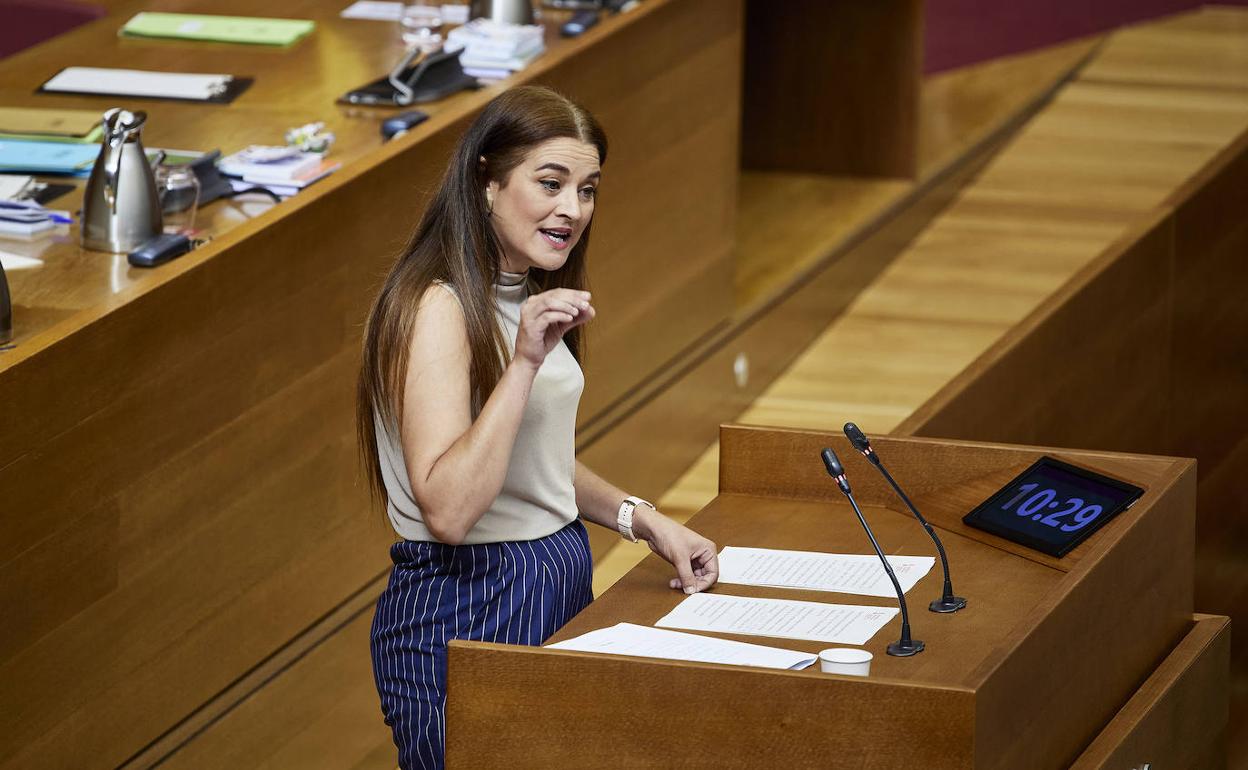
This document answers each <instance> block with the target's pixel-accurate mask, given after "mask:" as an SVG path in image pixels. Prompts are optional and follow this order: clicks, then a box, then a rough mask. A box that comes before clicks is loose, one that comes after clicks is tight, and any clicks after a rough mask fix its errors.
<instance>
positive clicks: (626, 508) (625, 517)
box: [615, 495, 656, 543]
mask: <svg viewBox="0 0 1248 770" xmlns="http://www.w3.org/2000/svg"><path fill="white" fill-rule="evenodd" d="M639 505H644V506H646V507H647V508H649V509H650V510H652V511H653V510H656V509H655V507H654V503H652V502H650V501H649V500H642V499H641V498H640V497H632V496H631V495H630V496H629V497H626V498H624V502H622V503H620V512H619V513H618V514H617V515H616V517H615V527H616V529H618V530H620V535H621V536H623V538H624V539H625V540H627V541H628V542H630V543H635V542H637V536H636V535H634V534H633V509H635V508H636V507H637V506H639Z"/></svg>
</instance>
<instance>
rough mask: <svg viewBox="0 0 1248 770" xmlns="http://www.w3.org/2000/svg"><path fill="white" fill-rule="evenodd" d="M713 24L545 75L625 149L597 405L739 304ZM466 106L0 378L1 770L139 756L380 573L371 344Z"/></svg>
mask: <svg viewBox="0 0 1248 770" xmlns="http://www.w3.org/2000/svg"><path fill="white" fill-rule="evenodd" d="M711 6H715V7H716V8H719V7H721V4H720V3H718V2H712V0H686V1H684V2H667V3H655V5H654V6H652V8H651V9H649V10H648V11H647V12H646V13H647V15H644V16H643V15H639V16H637V17H636V18H637V19H638V20H639V21H638V22H637V23H634V24H631V25H629V26H625V27H623V28H621V29H619V30H618V34H617V35H612V36H607V37H605V38H603V41H602V47H601V49H599V48H596V47H595V48H586V49H583V50H582V51H581V52H580V53H578V54H575V55H572V56H569V57H566V58H565V59H563V60H562V61H561V62H560V63H559V64H558V66H556V67H554V68H552V69H550V70H549V71H547V72H545V73H543V76H542V79H543V81H545V82H549V83H551V84H553V85H555V86H557V87H561V88H564V89H565V90H567V91H568V92H569V93H570V94H571V95H572V96H573V97H574V98H577V99H579V100H581V101H583V102H584V103H585V104H586V106H588V107H589V108H590V109H591V110H592V111H594V112H596V113H597V114H598V115H599V116H600V117H601V119H602V120H603V122H604V124H605V126H606V129H607V131H608V133H609V134H610V136H611V139H612V151H613V152H612V156H611V159H610V161H609V162H608V164H607V166H606V167H605V173H606V175H607V179H608V181H607V182H606V183H604V185H603V187H604V201H603V204H602V207H601V208H600V212H599V216H600V217H601V219H600V221H599V222H598V224H599V227H598V228H597V230H596V232H595V237H596V241H595V244H594V249H593V253H594V257H593V259H594V260H595V261H596V264H595V267H594V268H591V272H592V273H593V275H594V281H595V289H596V293H597V296H598V298H599V302H600V307H601V308H602V310H601V312H602V315H601V317H600V320H599V322H598V323H597V324H596V326H598V330H597V333H598V334H599V335H600V336H599V337H596V338H595V339H594V341H593V342H592V343H591V344H592V345H594V346H595V352H596V355H595V357H594V359H593V363H591V364H590V370H589V376H590V378H591V382H594V383H596V384H595V385H593V386H591V387H592V388H593V389H592V390H591V391H590V392H589V393H587V396H586V402H587V404H588V405H589V408H591V409H592V408H594V406H593V405H594V404H595V403H597V404H602V403H606V402H608V401H610V400H611V398H612V397H613V393H614V394H618V393H619V392H621V391H622V390H624V389H626V388H628V387H630V385H631V384H632V383H635V382H636V381H637V380H638V379H641V378H643V377H644V376H645V372H646V370H647V369H653V368H655V367H657V366H659V365H660V364H661V363H662V362H664V361H665V360H666V359H667V358H668V357H669V356H670V355H672V353H673V352H674V351H675V350H678V349H679V348H680V347H682V346H684V345H687V344H689V343H690V342H691V341H693V340H694V339H697V338H698V337H700V336H701V335H703V334H704V333H705V332H706V330H707V329H708V328H709V327H712V326H714V325H715V324H717V323H718V322H719V321H720V319H721V318H722V317H723V316H724V315H725V314H726V313H727V312H728V307H729V304H730V303H731V280H730V272H731V271H730V270H729V269H728V268H727V264H726V260H727V259H728V246H727V244H728V241H729V240H730V238H731V233H732V231H733V213H734V207H735V187H734V185H733V180H734V179H735V174H736V162H737V157H738V151H737V134H738V130H739V128H738V115H739V110H738V106H737V104H738V102H737V101H736V97H735V95H736V93H737V83H738V80H739V58H740V53H739V49H740V39H739V34H740V33H739V27H738V26H737V20H738V19H739V16H740V14H736V15H733V14H728V15H727V16H726V17H725V19H726V20H722V19H721V20H713V21H711V22H710V23H707V21H706V19H707V18H708V17H710V18H712V19H714V18H715V14H710V13H708V11H709V10H710V8H711ZM643 22H644V23H643ZM642 51H645V55H642V54H641V53H640V52H642ZM482 103H484V99H482ZM655 111H658V112H659V113H660V114H661V116H662V118H661V119H658V118H657V117H656V114H655ZM472 114H475V113H470V114H466V115H465V117H464V118H462V119H460V120H458V121H455V122H447V123H445V124H444V125H443V126H442V127H441V128H440V130H438V131H437V132H436V133H433V134H431V135H428V136H425V137H423V138H422V139H421V140H420V141H419V142H416V141H410V138H408V139H409V140H408V141H406V142H405V140H399V142H400V144H399V145H396V148H401V149H394V150H393V151H391V152H389V153H384V154H383V155H382V158H383V159H384V162H374V163H372V164H369V163H362V164H358V165H356V166H350V167H348V168H346V169H344V170H343V171H342V172H340V173H339V175H338V176H337V177H336V178H335V179H332V180H330V182H327V183H325V185H326V186H325V187H323V188H321V189H320V190H318V191H316V193H309V194H307V195H305V196H299V197H297V198H295V199H292V200H291V201H289V202H287V203H285V204H283V207H284V208H283V216H282V217H280V218H278V219H276V220H275V221H274V220H273V219H270V220H268V221H266V222H264V223H262V224H256V223H249V224H248V225H243V226H240V227H238V228H237V229H236V230H234V231H231V232H230V233H228V234H226V235H225V236H222V237H221V238H220V239H218V241H217V242H216V243H215V244H214V247H213V252H212V253H211V254H209V255H207V256H205V255H202V254H197V255H192V256H188V257H186V258H184V261H183V262H182V263H181V264H180V265H178V266H177V267H178V269H179V270H180V271H181V272H179V274H178V275H177V277H176V278H174V279H173V280H170V281H169V282H167V283H166V284H165V285H163V286H160V287H159V288H158V289H156V290H152V291H149V292H147V293H145V294H143V295H142V296H138V297H135V298H133V299H132V300H131V301H128V302H125V303H123V304H119V306H117V307H115V308H113V309H112V310H111V311H110V312H105V313H102V314H100V315H99V316H98V317H96V318H95V320H93V321H91V322H89V323H87V324H86V325H85V326H84V327H83V328H81V329H79V330H77V331H76V332H74V333H72V334H69V335H67V336H65V337H63V338H62V339H60V340H59V341H58V342H57V343H55V344H54V345H52V346H51V347H50V348H48V349H46V350H43V351H41V352H40V353H38V354H36V355H32V356H30V357H27V358H25V359H24V360H21V361H19V362H18V363H16V364H14V365H13V366H10V367H8V368H6V369H5V370H4V371H3V372H0V375H2V376H0V424H2V425H3V426H4V430H3V431H0V491H2V496H3V501H4V502H3V504H2V505H0V616H2V617H3V618H4V630H3V633H2V634H0V714H3V715H4V717H3V725H4V727H3V729H0V766H4V767H23V768H30V767H56V766H102V765H107V766H113V765H116V764H118V763H121V762H123V761H124V760H125V759H126V758H127V757H129V756H130V755H131V754H133V753H134V752H136V751H138V750H139V749H141V748H142V747H143V746H144V745H145V744H147V743H148V742H150V741H152V740H153V739H155V738H157V737H158V736H159V735H160V734H161V733H162V732H164V731H165V730H168V729H170V728H171V727H173V726H175V725H176V724H177V723H178V722H179V720H181V719H183V718H184V717H185V716H187V715H188V714H190V713H192V712H193V711H194V710H195V709H197V708H198V707H200V706H201V704H203V703H205V702H206V701H208V700H209V699H210V698H212V697H213V696H214V695H215V694H216V693H218V692H220V691H221V690H222V689H223V688H225V687H226V686H228V685H229V684H230V683H231V682H233V681H234V680H235V679H236V678H237V677H239V676H241V675H242V674H243V673H245V672H247V671H248V670H249V669H251V668H252V667H254V666H256V665H257V664H259V663H261V662H262V661H264V660H265V659H266V658H267V657H268V656H270V655H272V654H273V653H274V651H276V650H278V649H280V648H281V647H282V646H283V645H285V644H286V643H287V642H289V641H290V640H291V639H292V638H294V637H296V635H298V634H299V632H300V631H302V630H303V629H305V628H307V627H309V626H310V625H311V624H313V623H314V622H315V621H316V620H317V619H318V618H320V617H322V616H323V615H325V614H326V613H327V612H329V611H330V610H331V609H332V608H333V607H335V606H336V605H337V604H339V603H340V602H342V601H343V600H344V599H345V598H346V597H348V596H350V595H351V594H352V593H353V592H355V591H356V590H358V589H359V588H360V587H361V586H363V585H365V584H367V583H369V582H370V581H372V580H374V579H375V578H376V577H377V576H378V575H379V574H381V573H382V572H383V571H384V570H385V569H386V567H387V566H388V559H387V544H388V543H389V542H390V541H391V540H392V539H393V534H392V532H391V531H390V530H389V528H388V525H386V524H384V523H383V522H382V519H381V515H380V514H379V513H375V512H373V510H372V509H371V508H370V507H369V504H368V501H367V499H366V495H365V493H364V491H363V490H362V488H361V487H360V484H359V482H358V474H357V460H356V453H355V446H354V432H353V425H352V420H353V405H352V402H353V387H354V380H355V374H356V371H357V367H358V349H359V334H360V329H361V324H362V320H363V317H364V314H365V312H366V309H367V307H368V305H369V303H370V302H371V299H372V295H373V292H374V291H375V290H376V287H377V285H378V283H379V281H380V278H381V276H382V275H383V274H384V272H385V270H386V269H387V268H388V266H389V264H390V263H391V261H392V260H393V258H394V255H395V253H396V249H397V248H398V246H399V245H400V244H401V243H402V241H403V238H404V237H405V235H406V232H407V230H408V228H409V227H410V224H403V222H412V223H414V221H415V219H416V217H417V216H418V212H419V210H420V207H421V206H422V205H423V201H424V200H425V195H426V194H427V191H428V190H430V189H431V188H432V187H433V186H434V184H436V181H437V179H438V178H439V177H440V176H441V173H442V170H443V167H444V165H445V162H446V158H447V157H448V156H449V151H450V148H451V146H452V145H453V143H454V141H455V140H456V139H457V138H458V136H459V135H460V134H461V133H462V131H463V129H464V127H465V126H466V125H467V121H468V120H469V119H470V118H471V117H472ZM404 143H405V145H406V146H404ZM611 161H614V162H611ZM675 166H680V173H679V174H673V172H672V169H673V167H675ZM615 168H619V169H620V171H619V173H618V175H617V176H616V177H612V176H611V174H612V171H613V170H614V169H615ZM694 196H696V200H697V201H698V205H697V206H694V207H691V206H688V205H687V202H688V201H689V200H692V199H693V198H694ZM379 200H384V201H389V202H390V205H389V206H387V207H379V206H378V201H379ZM394 211H398V212H405V213H404V214H403V216H402V217H401V218H400V219H401V221H398V222H397V224H396V217H395V215H394V214H393V212H394ZM673 212H676V213H677V214H678V215H679V217H678V218H679V223H680V226H679V227H674V226H673V225H672V217H673ZM677 263H678V264H679V269H677V270H665V269H662V268H665V267H667V266H669V265H671V264H677ZM598 268H601V269H598ZM651 283H653V284H654V285H655V286H656V287H658V290H656V291H655V292H653V293H651V292H649V291H648V290H646V289H645V288H644V287H645V286H647V285H648V284H651ZM638 297H646V304H645V305H641V304H639V302H638ZM677 311H680V312H677ZM660 322H661V325H662V333H661V334H660V333H658V330H657V329H658V326H657V325H658V324H660ZM634 335H645V336H646V337H648V338H650V339H653V340H654V344H653V345H649V346H636V345H627V350H626V349H625V347H626V342H625V341H626V340H631V339H635V337H634ZM599 362H601V363H599ZM613 367H627V368H628V371H627V373H626V374H622V373H621V372H620V370H619V369H613Z"/></svg>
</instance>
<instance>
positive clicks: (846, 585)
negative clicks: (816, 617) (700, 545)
mask: <svg viewBox="0 0 1248 770" xmlns="http://www.w3.org/2000/svg"><path fill="white" fill-rule="evenodd" d="M935 562H936V559H935V557H932V556H889V557H888V563H889V565H890V566H892V568H893V574H895V575H896V576H897V582H898V583H900V584H901V590H902V592H903V593H904V592H906V591H909V590H910V589H911V588H914V584H915V583H917V582H919V580H921V579H922V578H923V576H924V575H926V574H927V573H928V572H929V571H930V570H931V569H932V565H933V564H934V563H935ZM719 582H721V583H736V584H738V585H747V586H769V587H772V588H802V589H806V590H808V591H835V592H837V593H843V594H862V595H863V596H882V597H885V598H888V597H895V596H896V595H897V591H896V590H894V588H893V581H891V580H889V579H888V573H886V572H885V571H884V565H882V564H880V559H879V557H878V556H866V555H860V554H841V553H816V552H813V551H778V550H773V549H770V548H738V547H735V546H726V547H725V548H724V549H723V550H722V551H720V552H719Z"/></svg>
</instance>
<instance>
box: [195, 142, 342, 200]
mask: <svg viewBox="0 0 1248 770" xmlns="http://www.w3.org/2000/svg"><path fill="white" fill-rule="evenodd" d="M263 149H268V148H255V147H249V148H247V149H246V150H240V151H239V152H236V153H234V154H233V155H230V156H228V157H225V158H222V159H221V161H220V162H219V163H218V164H217V165H218V167H219V168H220V169H221V173H223V174H225V175H226V176H229V177H234V179H232V180H231V184H232V185H233V186H234V189H236V190H246V189H248V188H250V187H255V186H260V187H265V188H268V189H269V190H272V191H273V192H274V193H277V194H278V195H281V196H290V195H294V194H295V193H296V192H298V191H299V190H302V189H303V188H305V187H307V186H308V185H310V184H312V183H313V182H316V181H319V180H321V179H324V178H325V177H327V176H329V175H330V174H332V173H333V172H335V171H337V170H338V169H339V168H341V167H342V164H341V163H336V162H333V161H330V160H327V159H326V158H325V156H324V155H321V154H319V153H315V152H299V151H297V150H295V151H291V152H287V153H274V154H269V155H266V154H265V153H263V152H261V151H260V150H263Z"/></svg>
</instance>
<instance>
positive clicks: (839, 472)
mask: <svg viewBox="0 0 1248 770" xmlns="http://www.w3.org/2000/svg"><path fill="white" fill-rule="evenodd" d="M821 455H822V457H823V464H824V466H825V467H826V468H827V469H828V475H829V476H831V477H832V479H833V480H834V481H836V485H837V486H838V487H840V490H841V492H843V493H844V494H845V497H847V498H849V504H850V505H852V506H853V507H854V513H856V514H858V522H859V523H860V524H862V528H863V529H864V530H866V533H867V538H868V539H869V540H870V541H871V547H872V548H874V549H875V555H876V556H879V557H880V562H881V563H882V564H883V565H884V571H885V572H887V573H888V579H889V580H892V581H893V588H895V589H896V590H897V603H898V604H900V605H901V638H900V639H898V640H897V641H895V642H893V643H892V644H890V645H888V650H887V651H888V654H889V655H893V656H895V657H898V658H908V657H910V656H911V655H917V654H918V653H920V652H923V646H924V645H923V642H921V641H919V640H918V639H911V638H910V613H909V612H907V611H906V595H905V594H904V593H903V592H902V590H901V583H898V582H897V575H895V574H894V573H893V567H892V565H891V564H889V563H888V559H886V558H884V552H883V551H881V550H880V544H879V543H877V542H876V541H875V533H873V532H872V531H871V527H870V526H868V525H867V520H866V519H865V518H863V515H862V510H861V509H860V508H859V507H858V502H857V501H856V500H854V493H853V492H851V491H850V489H849V481H848V480H847V479H846V478H845V469H844V468H842V467H841V461H840V460H838V459H836V452H833V451H832V450H831V448H825V449H824V450H823V452H822V453H821Z"/></svg>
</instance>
